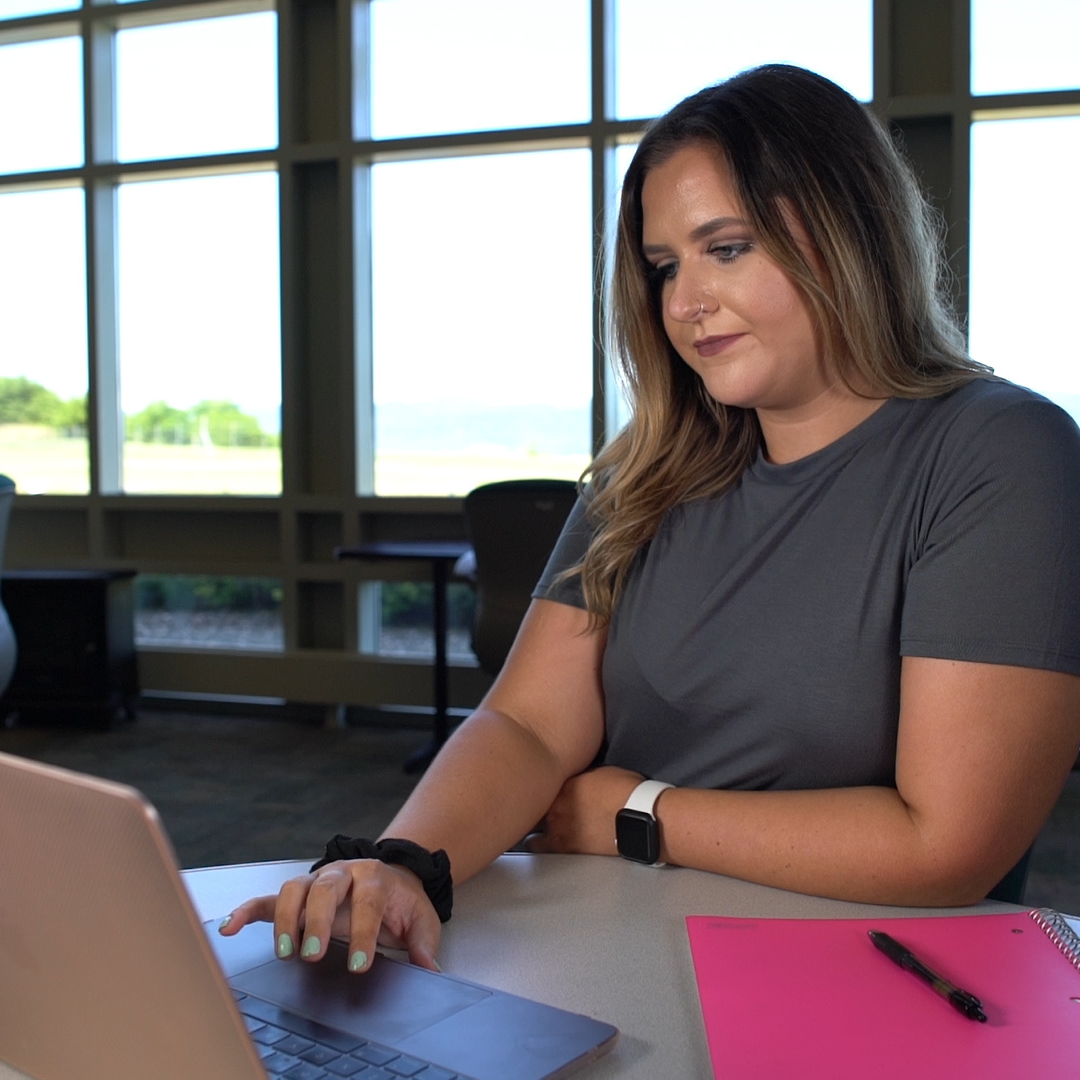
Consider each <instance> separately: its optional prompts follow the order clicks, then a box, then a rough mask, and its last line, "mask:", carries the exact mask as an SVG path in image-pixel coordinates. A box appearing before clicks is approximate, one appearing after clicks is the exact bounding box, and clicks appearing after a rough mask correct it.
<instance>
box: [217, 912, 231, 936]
mask: <svg viewBox="0 0 1080 1080" xmlns="http://www.w3.org/2000/svg"><path fill="white" fill-rule="evenodd" d="M231 922H232V916H231V915H226V916H225V918H224V919H222V920H221V922H219V923H218V933H219V934H220V933H221V931H222V930H224V929H225V927H226V926H228V925H229V923H231Z"/></svg>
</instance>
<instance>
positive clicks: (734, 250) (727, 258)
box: [709, 241, 754, 263]
mask: <svg viewBox="0 0 1080 1080" xmlns="http://www.w3.org/2000/svg"><path fill="white" fill-rule="evenodd" d="M753 246H754V245H753V244H751V243H750V242H749V241H744V242H743V243H739V244H716V245H715V246H713V247H711V248H710V249H709V254H711V255H714V256H715V257H716V258H717V259H719V260H720V262H722V263H733V262H734V261H735V260H736V259H737V258H738V257H739V256H740V255H745V254H746V253H747V252H748V251H749V250H750V249H751V248H752V247H753Z"/></svg>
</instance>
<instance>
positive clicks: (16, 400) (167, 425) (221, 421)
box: [0, 375, 279, 446]
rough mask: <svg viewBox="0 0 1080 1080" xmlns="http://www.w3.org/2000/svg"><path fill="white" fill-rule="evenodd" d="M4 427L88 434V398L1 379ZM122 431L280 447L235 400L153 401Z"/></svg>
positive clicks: (182, 440)
mask: <svg viewBox="0 0 1080 1080" xmlns="http://www.w3.org/2000/svg"><path fill="white" fill-rule="evenodd" d="M0 424H38V425H44V426H46V427H51V428H55V429H56V430H58V431H59V432H61V433H62V434H64V435H84V434H85V433H86V396H85V395H83V396H82V397H75V398H69V399H68V400H66V401H65V400H64V399H63V398H61V397H60V396H59V394H56V393H54V392H53V391H52V390H49V389H48V388H47V387H44V386H42V385H41V384H40V383H36V382H34V381H33V380H31V379H28V378H26V376H24V375H20V376H17V377H14V378H11V377H0ZM124 428H125V432H124V434H125V437H126V438H127V439H128V441H129V442H147V443H174V444H180V445H190V444H192V443H196V444H202V445H207V444H210V445H213V446H277V445H278V441H279V439H278V436H277V435H272V434H270V433H268V432H265V431H263V429H262V427H261V426H260V424H259V421H258V420H257V419H256V418H255V417H254V416H249V415H248V414H247V413H245V412H243V411H242V410H241V409H240V406H239V405H237V404H236V403H235V402H232V401H210V400H206V401H200V402H199V403H198V404H197V405H193V406H192V407H191V408H190V409H176V408H174V407H173V406H171V405H169V404H168V403H166V402H164V401H154V402H151V403H150V404H149V405H147V406H146V408H145V409H142V410H141V411H139V412H137V413H131V414H130V415H125V417H124Z"/></svg>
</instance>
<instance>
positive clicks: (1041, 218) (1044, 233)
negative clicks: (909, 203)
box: [970, 116, 1080, 422]
mask: <svg viewBox="0 0 1080 1080" xmlns="http://www.w3.org/2000/svg"><path fill="white" fill-rule="evenodd" d="M971 174H972V185H971V285H970V290H971V353H972V355H973V356H974V357H975V359H976V360H981V361H982V362H983V363H986V364H990V365H991V366H992V367H993V368H994V370H995V371H996V372H997V374H998V375H1001V376H1003V377H1004V378H1006V379H1011V380H1012V381H1013V382H1017V383H1020V384H1021V385H1023V386H1029V387H1031V389H1033V390H1036V391H1038V392H1039V393H1040V394H1044V395H1045V396H1047V397H1049V398H1051V399H1053V400H1054V401H1057V402H1058V404H1060V405H1061V406H1063V407H1064V408H1065V409H1067V410H1068V411H1069V412H1071V413H1072V415H1073V416H1074V417H1076V419H1077V422H1080V345H1078V344H1077V338H1076V333H1075V329H1074V326H1073V323H1074V317H1073V312H1074V310H1075V306H1076V268H1075V259H1074V253H1075V252H1076V250H1077V248H1078V247H1080V207H1078V206H1077V202H1076V190H1075V189H1076V179H1075V178H1076V176H1077V175H1078V174H1080V116H1070V117H1047V118H1042V119H1034V120H988V121H983V122H980V123H976V124H975V125H973V127H972V136H971ZM1034 192H1038V197H1037V198H1034V197H1033V193H1034Z"/></svg>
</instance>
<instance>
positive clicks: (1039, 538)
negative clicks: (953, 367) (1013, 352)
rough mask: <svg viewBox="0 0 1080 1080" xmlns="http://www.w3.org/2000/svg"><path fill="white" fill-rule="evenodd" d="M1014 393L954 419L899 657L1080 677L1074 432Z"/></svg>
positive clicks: (1065, 418)
mask: <svg viewBox="0 0 1080 1080" xmlns="http://www.w3.org/2000/svg"><path fill="white" fill-rule="evenodd" d="M1010 389H1012V390H1013V393H1012V394H1011V395H1010V397H1009V398H1008V399H1007V400H1005V401H1003V400H1001V399H994V400H992V401H991V402H990V403H989V404H984V405H981V406H980V407H978V408H973V409H970V410H968V411H967V412H966V413H965V415H964V416H962V417H961V418H959V419H958V420H957V421H956V423H954V424H953V425H952V427H951V428H950V430H949V432H948V433H947V436H946V437H945V438H944V439H943V440H942V443H941V445H940V447H939V452H938V454H937V456H936V458H935V459H934V461H933V463H932V465H931V466H930V467H929V469H928V475H927V478H926V483H925V488H924V493H923V499H922V503H921V506H920V508H919V513H918V514H917V515H916V519H915V520H914V521H913V522H912V524H911V530H912V536H911V549H910V550H911V556H910V566H909V568H908V576H907V586H906V590H905V593H904V602H903V615H902V620H901V632H900V651H901V653H902V654H903V655H905V656H931V657H940V658H946V659H954V660H969V661H977V662H984V663H997V664H1015V665H1017V666H1020V667H1035V668H1046V669H1050V670H1056V671H1064V672H1070V673H1073V674H1080V431H1078V430H1077V426H1076V424H1075V422H1074V421H1073V420H1072V418H1071V417H1070V416H1069V415H1068V414H1067V413H1065V412H1064V411H1063V410H1061V409H1059V408H1058V407H1057V406H1056V405H1053V404H1051V403H1050V402H1048V401H1046V400H1045V399H1042V398H1039V397H1037V396H1035V395H1028V394H1025V395H1024V396H1022V397H1018V396H1016V393H1015V388H1010Z"/></svg>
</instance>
